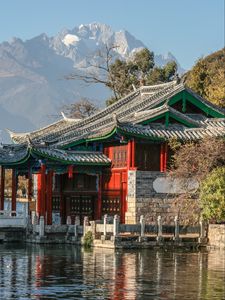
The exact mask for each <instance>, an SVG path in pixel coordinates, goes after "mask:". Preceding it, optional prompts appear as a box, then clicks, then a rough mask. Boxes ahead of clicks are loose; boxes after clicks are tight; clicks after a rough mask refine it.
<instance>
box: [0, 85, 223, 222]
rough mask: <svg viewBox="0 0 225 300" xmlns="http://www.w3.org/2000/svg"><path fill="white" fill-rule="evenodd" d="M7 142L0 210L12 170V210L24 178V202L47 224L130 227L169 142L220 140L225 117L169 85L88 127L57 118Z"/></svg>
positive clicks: (141, 94)
mask: <svg viewBox="0 0 225 300" xmlns="http://www.w3.org/2000/svg"><path fill="white" fill-rule="evenodd" d="M10 135H11V139H12V141H13V142H14V144H10V145H2V146H0V147H1V148H0V165H1V196H0V210H3V209H4V178H5V176H4V174H5V169H12V174H13V176H12V202H11V203H12V204H11V205H12V210H15V209H16V194H17V176H18V175H22V174H25V175H26V176H27V178H28V181H29V184H28V197H29V200H31V197H32V193H34V197H35V199H36V213H37V215H38V216H44V218H45V221H46V223H47V224H52V220H53V219H52V216H54V214H59V215H60V220H61V223H62V224H64V223H65V222H66V218H67V216H71V218H72V222H74V218H75V216H79V217H80V218H81V219H82V218H83V217H84V216H89V218H90V219H94V220H98V219H101V218H102V216H103V215H104V214H108V215H115V214H119V215H120V219H121V222H123V223H125V222H127V223H132V222H135V221H136V217H137V215H138V212H139V211H140V208H141V207H142V208H143V207H146V209H145V208H144V213H145V212H146V213H147V209H148V208H147V206H143V205H142V204H141V203H145V204H146V203H147V202H146V201H147V200H146V201H145V200H144V199H145V197H147V198H148V201H149V203H150V202H151V199H152V198H151V197H153V196H151V195H153V194H154V195H155V194H157V191H153V190H152V191H153V192H154V193H153V192H152V193H149V190H150V189H153V187H152V186H150V185H149V184H148V181H146V184H144V185H143V184H142V183H143V182H141V180H142V179H141V178H144V177H145V179H146V178H150V177H151V176H152V174H163V173H164V172H166V169H167V162H168V158H169V156H170V149H169V147H168V140H170V139H171V138H177V139H178V140H181V141H183V142H186V141H196V140H199V139H202V138H204V137H221V136H225V110H224V109H222V108H219V107H217V106H215V105H213V104H212V103H210V102H208V101H206V100H205V99H203V98H201V97H200V96H199V95H197V94H196V93H194V92H193V91H192V90H191V89H189V88H187V87H185V86H184V85H183V84H182V83H178V82H176V81H173V82H170V83H166V84H159V85H154V86H142V87H140V88H139V89H137V90H135V91H133V92H131V93H130V94H129V95H127V96H126V97H124V98H122V99H121V100H119V101H118V102H116V103H114V104H112V105H111V106H109V107H107V108H105V109H103V110H102V111H100V112H98V113H96V114H94V115H92V116H90V117H88V118H86V119H82V120H78V119H71V118H67V117H65V116H64V115H63V118H62V119H61V120H59V121H57V122H56V123H53V124H50V125H49V126H46V127H44V128H41V129H39V130H36V131H33V132H28V133H13V132H10ZM138 172H139V173H138ZM138 174H139V175H138ZM147 175H148V176H147ZM132 176H133V177H132ZM146 176H147V177H146ZM134 178H135V179H134ZM141 184H142V185H141ZM140 186H141V187H142V188H141V189H142V191H139V190H140ZM138 193H139V194H138ZM158 193H160V196H161V198H162V199H164V198H165V199H166V197H167V196H165V195H164V196H163V193H161V192H160V191H159V192H158ZM163 197H164V198H163ZM147 198H146V199H147ZM165 199H164V200H165ZM164 200H163V201H164ZM138 201H139V202H138ZM137 203H139V205H137Z"/></svg>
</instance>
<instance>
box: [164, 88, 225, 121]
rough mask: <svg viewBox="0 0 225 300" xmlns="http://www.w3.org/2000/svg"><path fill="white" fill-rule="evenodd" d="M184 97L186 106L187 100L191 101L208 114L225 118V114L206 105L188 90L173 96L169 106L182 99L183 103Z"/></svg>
mask: <svg viewBox="0 0 225 300" xmlns="http://www.w3.org/2000/svg"><path fill="white" fill-rule="evenodd" d="M184 99H185V102H186V103H185V104H186V106H187V102H190V103H191V104H193V105H195V106H196V107H198V108H199V109H201V110H202V111H203V112H204V113H206V114H207V115H210V116H212V117H215V118H224V117H225V114H223V113H220V112H218V111H216V110H215V109H214V108H213V107H210V106H208V105H206V104H205V103H203V102H201V101H200V100H198V99H197V98H195V97H194V96H193V95H191V94H190V93H189V92H188V91H186V90H184V91H181V92H179V93H178V94H176V95H174V96H173V97H171V98H170V99H169V101H168V104H169V106H172V105H173V104H175V103H177V102H178V101H180V100H181V101H182V104H183V101H184ZM182 110H183V108H182ZM185 110H186V107H185Z"/></svg>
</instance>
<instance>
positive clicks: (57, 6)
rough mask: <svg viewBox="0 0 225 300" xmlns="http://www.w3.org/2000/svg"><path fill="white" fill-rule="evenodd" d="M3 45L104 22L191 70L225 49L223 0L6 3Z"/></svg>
mask: <svg viewBox="0 0 225 300" xmlns="http://www.w3.org/2000/svg"><path fill="white" fill-rule="evenodd" d="M0 7H1V10H0V42H2V41H6V40H10V38H11V37H13V36H16V37H19V38H22V39H24V40H26V39H30V38H32V37H34V36H36V35H39V34H40V33H43V32H45V33H47V35H49V36H52V35H55V34H56V33H57V32H59V31H60V30H61V29H62V28H64V27H66V28H69V29H72V28H73V27H75V26H77V25H80V24H85V23H91V22H95V21H97V22H101V23H106V24H108V25H110V26H111V27H112V28H113V29H114V30H120V29H126V30H128V31H129V32H130V33H131V34H133V35H134V36H135V37H136V38H138V39H140V40H141V41H142V42H143V43H144V44H145V45H146V46H147V47H149V48H150V49H152V50H154V51H155V52H156V53H162V54H163V53H166V52H168V51H170V52H172V53H173V54H174V55H175V56H176V58H177V59H178V61H179V62H180V63H181V65H182V66H183V67H184V68H186V69H188V68H190V67H191V66H192V65H193V64H194V62H195V61H196V60H197V59H198V58H199V57H201V56H203V55H207V54H209V53H211V52H213V51H215V50H218V49H220V48H222V47H223V46H224V0H138V1H137V0H1V1H0Z"/></svg>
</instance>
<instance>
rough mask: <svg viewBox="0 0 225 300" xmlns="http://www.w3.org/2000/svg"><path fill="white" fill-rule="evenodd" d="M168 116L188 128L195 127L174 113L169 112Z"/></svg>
mask: <svg viewBox="0 0 225 300" xmlns="http://www.w3.org/2000/svg"><path fill="white" fill-rule="evenodd" d="M170 118H172V119H174V120H176V121H177V122H179V123H181V124H183V125H185V126H187V127H189V128H197V127H196V126H194V125H193V124H192V123H189V122H188V121H186V120H183V119H181V118H179V117H178V116H176V115H175V114H173V113H170Z"/></svg>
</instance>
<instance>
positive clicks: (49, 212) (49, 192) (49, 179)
mask: <svg viewBox="0 0 225 300" xmlns="http://www.w3.org/2000/svg"><path fill="white" fill-rule="evenodd" d="M52 183H53V171H52V170H50V171H49V172H48V174H47V184H46V185H47V189H46V190H47V194H46V206H47V209H46V210H47V224H48V225H51V224H52Z"/></svg>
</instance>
